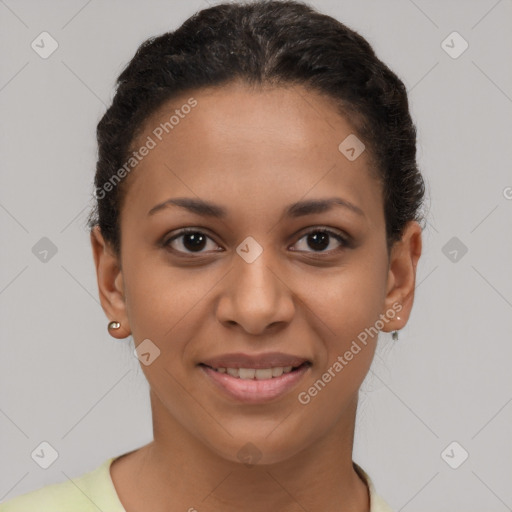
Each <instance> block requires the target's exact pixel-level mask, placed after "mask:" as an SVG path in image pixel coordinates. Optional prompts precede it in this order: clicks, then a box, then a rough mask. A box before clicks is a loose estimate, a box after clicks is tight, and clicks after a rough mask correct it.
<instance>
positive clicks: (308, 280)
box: [96, 84, 419, 463]
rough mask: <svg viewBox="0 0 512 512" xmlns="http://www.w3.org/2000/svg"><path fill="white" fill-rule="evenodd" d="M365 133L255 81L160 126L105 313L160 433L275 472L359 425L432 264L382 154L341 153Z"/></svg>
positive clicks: (131, 198)
mask: <svg viewBox="0 0 512 512" xmlns="http://www.w3.org/2000/svg"><path fill="white" fill-rule="evenodd" d="M191 97H193V98H194V100H195V102H196V103H195V104H194V102H193V101H189V98H191ZM187 104H188V105H194V106H193V107H191V108H188V107H183V106H184V105H187ZM175 110H178V112H179V113H176V114H177V115H176V116H175V119H173V121H172V123H173V124H172V128H169V126H170V125H169V124H168V125H167V131H168V133H167V132H166V130H165V129H163V128H162V126H163V124H164V123H166V122H169V119H170V117H171V115H173V114H174V113H175ZM178 118H179V121H178V122H176V119H178ZM353 133H354V129H353V127H352V126H351V124H350V120H349V119H345V118H343V117H341V116H340V115H338V114H337V113H335V111H334V108H333V106H332V103H331V102H329V101H328V100H327V99H325V98H323V97H321V96H318V95H316V94H315V93H314V92H311V91H308V90H306V89H302V88H299V87H287V88H274V89H265V90H252V89H250V88H248V87H247V86H244V85H241V84H231V85H229V86H225V87H222V88H218V89H207V90H200V91H197V92H194V93H193V94H191V93H189V94H186V95H184V96H183V97H181V98H179V99H175V100H173V101H172V103H169V104H167V105H166V106H165V107H163V108H161V109H160V110H159V111H158V112H157V113H156V114H155V115H153V116H152V117H151V119H149V121H148V122H147V123H146V125H145V130H144V133H142V134H141V135H140V136H139V137H138V139H137V141H136V143H135V144H134V148H140V147H141V146H142V145H144V144H147V145H148V146H153V147H152V148H151V149H150V150H149V151H148V152H147V154H146V156H144V157H143V158H142V160H141V161H140V162H139V163H138V165H137V166H136V168H135V169H134V170H133V171H131V172H132V174H131V175H130V176H129V178H128V179H129V181H128V183H127V184H128V185H129V186H128V188H127V194H126V197H125V200H124V202H123V206H122V213H121V233H122V243H121V260H120V261H119V262H118V263H119V266H118V267H117V270H115V268H116V267H115V266H114V263H113V262H114V259H111V260H110V261H111V262H112V266H111V267H110V273H109V275H110V276H112V283H113V284H112V286H111V287H110V289H108V290H107V289H106V288H107V287H105V290H106V291H104V294H103V296H102V303H103V304H104V308H105V310H106V312H107V314H108V315H109V317H110V319H116V320H120V321H121V323H122V325H123V328H124V329H126V330H127V331H125V336H127V335H128V334H130V333H131V334H132V335H133V339H134V342H135V345H136V346H139V347H140V351H141V353H142V352H144V353H146V355H145V356H143V357H141V363H143V364H141V368H142V370H143V371H144V374H145V376H146V378H147V380H148V382H149V384H150V388H151V393H152V406H153V415H154V422H155V423H159V424H168V425H173V428H174V429H175V430H176V431H178V430H181V431H182V432H186V433H187V435H191V436H193V437H194V438H195V439H197V440H200V441H201V442H202V443H203V444H204V445H205V446H206V447H208V448H209V449H211V450H212V451H213V452H215V453H217V454H218V455H220V456H222V457H223V458H225V459H227V460H233V461H237V460H242V459H241V457H249V458H253V459H259V461H260V462H261V463H272V462H277V461H281V460H285V459H287V458H290V457H292V456H294V455H296V454H298V453H299V452H300V451H301V450H304V449H305V448H307V447H310V446H313V445H314V444H315V443H316V442H318V441H319V440H320V439H322V438H324V437H325V436H326V435H329V434H330V433H332V432H335V431H337V429H338V428H341V426H342V425H344V424H347V421H348V423H351V422H353V413H354V407H355V405H356V403H357V393H358V389H359V387H360V385H361V383H362V381H363V379H364V378H365V376H366V374H367V372H368V370H369V367H370V364H371V361H372V358H373V354H374V350H375V345H376V342H377V337H376V336H375V333H376V332H377V330H378V329H381V330H385V331H389V330H392V329H395V328H398V326H397V325H396V316H398V315H400V316H401V318H402V325H403V319H405V318H406V317H407V315H408V312H409V309H410V299H411V294H410V292H411V290H412V289H413V282H414V276H413V275H411V271H412V270H413V267H415V263H416V261H415V260H414V258H412V260H413V261H412V264H411V257H410V251H405V252H402V254H406V256H405V257H404V258H403V260H401V261H402V264H401V265H399V264H398V263H397V264H396V265H395V266H393V265H394V264H393V261H394V260H393V254H395V253H392V259H391V260H389V259H388V253H387V249H386V238H385V219H384V207H383V199H382V190H381V188H380V185H379V183H378V182H377V181H376V180H375V178H374V177H372V176H371V174H370V159H369V155H368V152H367V151H363V152H362V153H361V154H360V156H358V157H357V158H356V159H355V160H354V159H349V158H347V157H346V156H345V154H343V153H342V152H341V151H340V150H339V148H338V147H339V145H340V143H341V142H342V141H343V140H344V139H345V138H346V137H348V136H349V135H351V134H353ZM148 137H149V138H148ZM150 139H151V140H152V141H153V143H154V144H153V143H151V142H150ZM172 201H173V202H172ZM323 201H326V203H322V202H323ZM205 203H208V205H206V204H205ZM322 205H323V206H322ZM184 229H187V230H188V233H183V230H184ZM96 243H97V242H96ZM416 249H417V252H418V246H416ZM396 254H398V253H396ZM407 255H408V256H407ZM417 256H419V253H418V254H417ZM101 258H104V260H103V261H104V265H105V268H107V265H108V263H107V260H106V259H105V258H107V256H99V255H97V256H96V261H97V265H98V268H101V265H102V259H101ZM397 261H398V260H397ZM411 269H412V270H411ZM402 270H403V272H402ZM106 274H107V273H105V275H106ZM412 274H414V272H413V271H412ZM99 275H100V274H99ZM411 279H412V282H411ZM103 285H104V282H103ZM101 286H102V282H101V279H100V288H101ZM400 286H402V288H400ZM407 290H409V295H408V296H407V297H405V296H404V295H406V293H405V292H406V291H407ZM399 309H402V311H401V312H400V313H398V310H399ZM365 329H366V331H365ZM141 343H142V345H141ZM148 354H149V355H148ZM290 367H291V368H290ZM240 368H242V369H244V370H240ZM290 369H291V371H290ZM352 426H353V425H352ZM248 443H250V444H248Z"/></svg>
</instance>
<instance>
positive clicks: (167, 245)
mask: <svg viewBox="0 0 512 512" xmlns="http://www.w3.org/2000/svg"><path fill="white" fill-rule="evenodd" d="M312 233H324V234H328V235H329V236H331V237H332V238H334V239H335V240H337V241H338V242H340V244H341V246H340V247H338V248H337V249H331V250H329V251H299V250H297V251H295V252H306V253H312V254H314V255H320V254H328V255H332V253H333V252H337V251H340V250H343V249H345V248H350V247H351V246H352V244H351V241H350V239H349V238H347V237H345V236H343V235H341V234H340V233H338V232H336V231H333V230H331V229H328V228H324V227H316V228H312V229H310V230H309V231H307V232H306V233H303V234H302V236H301V237H300V238H299V239H298V241H299V240H302V239H303V238H304V237H307V236H308V235H310V234H312ZM187 234H201V235H204V236H206V238H209V239H210V240H212V238H211V237H210V236H208V235H207V234H206V233H205V232H203V231H201V230H200V229H198V228H183V229H181V230H180V231H178V232H177V233H176V234H174V235H173V236H172V237H171V238H168V239H166V240H164V241H163V242H162V245H163V247H165V248H169V249H170V250H172V251H173V252H175V253H178V254H180V255H186V256H192V257H194V255H195V254H197V255H202V254H204V253H203V252H201V251H198V252H194V251H191V252H184V251H178V250H176V249H173V248H172V247H170V244H171V242H173V241H174V240H176V239H178V238H180V237H182V236H184V235H187ZM213 241H214V240H213ZM329 242H330V241H329ZM296 243H297V242H296Z"/></svg>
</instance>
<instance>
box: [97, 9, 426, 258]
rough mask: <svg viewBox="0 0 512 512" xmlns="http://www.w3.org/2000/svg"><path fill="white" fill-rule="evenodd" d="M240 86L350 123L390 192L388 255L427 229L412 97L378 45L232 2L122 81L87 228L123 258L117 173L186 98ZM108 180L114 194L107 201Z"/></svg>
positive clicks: (310, 18)
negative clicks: (289, 98)
mask: <svg viewBox="0 0 512 512" xmlns="http://www.w3.org/2000/svg"><path fill="white" fill-rule="evenodd" d="M237 80H242V81H243V82H244V83H247V84H248V85H253V86H256V85H261V86H263V85H266V84H268V85H271V86H272V85H276V86H279V85H282V86H286V85H294V84H300V85H303V86H305V87H308V88H310V90H313V91H316V92H318V93H320V94H322V95H323V96H325V97H327V98H328V99H330V100H332V101H333V102H334V104H335V105H336V107H337V108H338V111H339V112H340V114H342V115H343V114H345V115H346V116H347V120H348V121H349V122H350V123H351V125H352V126H353V127H354V128H355V133H357V136H358V137H359V138H360V139H361V140H362V141H363V142H364V144H365V146H366V147H367V148H368V154H369V155H370V157H371V160H372V161H373V164H374V165H372V172H373V174H374V175H375V176H376V177H377V178H378V179H379V182H380V183H381V184H382V193H383V202H384V216H385V221H386V238H387V244H388V251H389V249H390V247H391V245H392V244H393V243H394V242H395V241H397V240H399V239H400V238H401V235H402V234H403V229H404V227H405V224H406V223H407V222H408V221H410V220H417V221H419V222H421V221H422V216H421V214H420V207H421V205H422V202H423V196H424V193H425V186H424V181H423V178H422V176H421V174H420V172H419V170H418V168H417V164H416V128H415V126H414V124H413V122H412V119H411V116H410V113H409V106H408V99H407V91H406V88H405V86H404V84H403V83H402V81H401V80H400V79H399V78H398V77H397V75H396V74H395V73H393V72H392V71H391V70H390V69H389V68H388V67H387V66H386V65H385V64H384V63H383V62H381V61H380V60H379V59H378V58H377V56H376V55H375V52H374V51H373V49H372V47H371V46H370V44H369V43H368V42H367V41H366V40H365V39H364V38H363V37H362V36H361V35H359V34H358V33H357V32H355V31H354V30H351V29H350V28H348V27H346V26H345V25H344V24H343V23H341V22H339V21H338V20H336V19H334V18H332V17H330V16H327V15H324V14H321V13H319V12H318V11H316V10H315V9H314V8H312V7H311V6H309V5H307V4H305V3H302V2H297V1H279V0H277V1H276V0H270V1H269V0H258V1H255V2H251V3H245V4H244V3H224V4H218V5H216V6H214V7H210V8H207V9H204V10H202V11H199V12H197V13H196V14H194V15H193V16H191V17H190V18H189V19H187V20H186V21H185V22H184V23H183V24H182V25H181V27H179V28H178V29H177V30H175V31H173V32H168V33H165V34H163V35H160V36H158V37H151V38H149V39H147V40H146V41H144V42H143V43H142V44H141V45H140V47H139V48H138V50H137V52H136V54H135V56H134V57H133V59H132V60H131V61H130V63H129V64H128V65H127V66H126V67H125V69H124V70H123V71H122V73H121V74H120V76H119V78H118V80H117V90H116V94H115V97H114V99H113V101H112V105H111V106H110V108H109V109H108V110H107V111H106V113H105V115H104V116H103V118H102V119H101V120H100V122H99V123H98V127H97V141H98V162H97V167H96V176H95V187H96V189H95V190H96V194H95V197H96V203H95V205H94V208H93V211H92V212H91V213H90V215H89V219H88V226H89V228H90V229H92V228H93V227H94V226H95V225H99V227H100V229H101V232H102V234H103V236H104V238H105V240H106V241H107V242H109V243H110V244H111V246H112V247H113V249H114V250H115V252H116V254H117V255H120V249H121V233H120V222H119V221H120V212H121V207H122V205H123V201H124V196H125V193H126V190H125V189H126V181H127V180H124V181H123V182H122V183H119V185H118V186H115V185H116V183H115V182H113V178H117V181H120V179H119V174H118V175H117V176H116V173H118V171H119V170H120V169H121V168H122V166H123V165H124V164H125V163H126V161H127V159H129V158H130V151H131V145H132V144H133V142H134V140H135V138H136V137H137V135H138V134H140V133H141V131H142V129H143V126H144V123H145V121H147V119H148V118H149V116H151V115H152V114H154V113H155V112H156V111H157V110H158V109H159V108H160V107H161V106H162V105H163V104H164V103H166V102H168V101H169V100H171V99H173V98H174V97H176V96H178V95H182V94H184V93H186V92H187V91H192V90H194V89H200V88H205V87H216V86H221V85H224V84H228V83H230V82H234V81H237ZM340 142H341V141H340ZM122 174H123V175H124V174H125V173H122ZM109 181H110V183H113V185H114V186H111V187H108V189H109V191H108V193H105V191H106V190H107V188H106V186H105V185H106V184H107V183H108V182H109ZM98 191H100V192H101V195H102V197H100V196H99V195H98V193H97V192H98Z"/></svg>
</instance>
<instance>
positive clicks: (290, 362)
mask: <svg viewBox="0 0 512 512" xmlns="http://www.w3.org/2000/svg"><path fill="white" fill-rule="evenodd" d="M306 362H308V363H309V362H310V361H309V360H308V359H307V358H305V357H300V356H295V355H291V354H283V353H282V352H266V353H264V354H253V355H249V354H243V353H234V354H223V355H220V356H216V357H212V358H210V359H205V360H204V361H201V363H202V364H204V365H206V366H211V367H212V368H254V369H258V368H276V367H281V366H283V367H286V366H292V367H297V366H300V365H301V364H303V363H306Z"/></svg>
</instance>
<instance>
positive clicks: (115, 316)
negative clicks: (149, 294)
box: [91, 226, 131, 339]
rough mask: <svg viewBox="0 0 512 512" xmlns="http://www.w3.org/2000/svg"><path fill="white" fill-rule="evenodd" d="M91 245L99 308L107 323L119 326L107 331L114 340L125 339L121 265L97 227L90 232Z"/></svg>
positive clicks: (125, 316)
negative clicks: (114, 323)
mask: <svg viewBox="0 0 512 512" xmlns="http://www.w3.org/2000/svg"><path fill="white" fill-rule="evenodd" d="M91 245H92V252H93V256H94V264H95V266H96V277H97V280H98V290H99V294H100V301H101V307H102V308H103V311H105V314H106V315H107V318H109V321H112V320H114V321H116V322H119V323H120V324H121V327H119V329H115V330H114V329H109V333H110V335H111V336H113V337H114V338H119V339H121V338H126V337H128V336H129V335H130V334H131V330H130V325H129V322H128V317H127V315H126V302H125V294H124V282H123V274H122V271H121V263H120V261H119V259H118V257H117V256H116V255H115V253H114V251H113V249H112V248H111V246H110V245H109V244H108V243H106V242H105V240H104V239H103V236H102V234H101V230H100V227H99V226H94V227H93V229H92V230H91Z"/></svg>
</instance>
